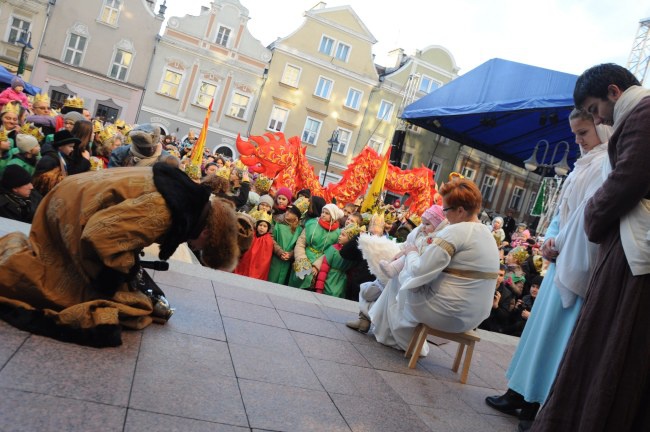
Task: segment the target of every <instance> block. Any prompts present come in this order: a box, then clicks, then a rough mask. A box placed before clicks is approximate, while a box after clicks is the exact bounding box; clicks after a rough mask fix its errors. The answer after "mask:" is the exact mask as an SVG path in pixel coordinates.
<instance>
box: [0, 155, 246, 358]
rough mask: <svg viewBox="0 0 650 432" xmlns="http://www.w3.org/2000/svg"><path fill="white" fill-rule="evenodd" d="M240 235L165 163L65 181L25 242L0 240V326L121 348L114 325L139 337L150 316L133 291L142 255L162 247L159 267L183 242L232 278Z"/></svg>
mask: <svg viewBox="0 0 650 432" xmlns="http://www.w3.org/2000/svg"><path fill="white" fill-rule="evenodd" d="M238 230H239V227H238V224H237V217H236V214H235V211H234V208H233V206H232V205H230V204H229V203H227V202H224V201H218V200H215V201H212V202H211V201H210V191H209V190H208V189H206V188H204V187H202V186H200V185H197V184H196V183H194V182H193V181H192V180H190V179H189V177H187V175H185V174H184V173H183V172H181V171H180V170H178V169H175V168H172V167H169V166H167V165H165V164H157V165H154V166H153V167H142V168H115V169H110V170H100V171H92V172H88V173H84V174H79V175H75V176H70V177H66V178H65V179H64V180H63V181H62V182H61V183H60V184H59V185H58V186H57V187H56V188H54V189H53V190H52V191H50V193H49V194H48V195H47V196H46V197H45V198H44V199H43V201H42V202H41V205H40V206H39V208H38V210H37V212H36V215H35V216H34V220H33V223H32V228H31V231H30V235H29V238H27V237H26V236H25V235H24V234H22V233H11V234H8V235H6V236H4V237H2V238H0V318H2V319H4V320H5V321H7V322H9V323H10V324H12V325H14V326H16V327H18V328H21V329H23V330H27V331H31V332H33V333H36V334H41V335H45V336H49V337H53V338H56V339H59V340H64V341H68V342H75V343H80V344H84V345H92V346H115V345H119V344H121V327H122V326H124V327H127V328H133V329H141V328H144V327H146V326H147V325H149V324H150V323H151V322H152V314H154V315H155V313H154V306H155V304H156V303H155V299H153V298H152V297H151V296H150V295H149V296H148V295H146V294H145V293H143V292H142V291H143V290H141V289H138V285H137V284H134V280H135V281H138V280H141V279H137V276H138V273H139V270H141V268H140V264H139V259H138V257H139V253H140V251H141V250H142V249H143V248H144V247H146V246H148V245H150V244H152V243H154V242H157V243H160V259H162V260H166V259H168V258H169V257H170V256H171V255H172V254H173V253H174V251H175V250H176V248H177V247H178V246H179V245H180V244H181V243H183V242H186V241H188V243H189V244H190V245H191V246H192V247H193V249H195V250H199V251H201V253H200V255H201V260H202V261H203V263H204V264H205V265H208V266H210V267H212V268H217V269H223V270H226V271H232V269H234V267H235V266H236V264H237V259H238V257H239V254H240V249H239V243H238ZM140 275H141V273H140ZM163 318H164V317H163ZM166 318H168V316H167V317H166Z"/></svg>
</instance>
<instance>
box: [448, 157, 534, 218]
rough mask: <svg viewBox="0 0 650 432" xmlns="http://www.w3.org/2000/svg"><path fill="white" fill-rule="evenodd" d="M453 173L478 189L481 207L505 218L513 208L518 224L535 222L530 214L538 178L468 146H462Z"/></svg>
mask: <svg viewBox="0 0 650 432" xmlns="http://www.w3.org/2000/svg"><path fill="white" fill-rule="evenodd" d="M454 171H456V172H459V173H461V174H462V175H463V176H465V177H467V178H468V179H471V180H473V181H474V183H476V185H477V186H478V187H479V188H480V189H481V195H483V208H484V209H486V210H487V211H488V212H494V213H495V214H500V215H505V214H506V211H507V210H509V209H512V211H513V217H514V218H515V219H516V220H518V221H523V222H526V223H529V224H530V223H532V222H533V221H534V220H535V218H534V217H533V216H530V211H531V210H532V208H533V206H534V205H535V200H536V198H537V192H538V190H539V186H540V183H541V180H542V178H541V176H540V175H538V174H535V173H532V172H529V171H527V170H526V169H524V168H521V167H518V166H516V165H513V164H511V163H509V162H505V161H502V160H501V159H498V158H496V157H494V156H490V155H488V154H486V153H484V152H482V151H480V150H477V149H473V148H471V147H467V146H461V148H460V151H459V152H458V158H457V160H456V163H455V165H454Z"/></svg>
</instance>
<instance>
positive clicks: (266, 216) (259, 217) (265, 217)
mask: <svg viewBox="0 0 650 432" xmlns="http://www.w3.org/2000/svg"><path fill="white" fill-rule="evenodd" d="M251 216H253V217H254V218H255V221H256V222H259V221H264V222H267V223H268V224H269V225H273V216H271V213H269V212H265V211H260V210H257V211H255V212H251Z"/></svg>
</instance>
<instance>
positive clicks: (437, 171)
mask: <svg viewBox="0 0 650 432" xmlns="http://www.w3.org/2000/svg"><path fill="white" fill-rule="evenodd" d="M427 167H429V169H431V171H433V180H436V179H437V178H438V177H439V175H438V174H440V167H441V165H440V163H438V162H436V161H434V160H433V159H431V160H430V161H429V164H428V165H427Z"/></svg>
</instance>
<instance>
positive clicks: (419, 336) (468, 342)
mask: <svg viewBox="0 0 650 432" xmlns="http://www.w3.org/2000/svg"><path fill="white" fill-rule="evenodd" d="M427 335H434V336H437V337H439V338H443V339H448V340H450V341H454V342H458V344H459V345H458V351H456V358H455V359H454V367H452V368H451V370H453V371H454V372H458V366H460V359H461V358H462V357H463V351H464V350H465V347H466V346H467V354H465V362H464V363H463V371H462V372H461V374H460V382H461V383H463V384H465V383H466V382H467V375H468V374H469V365H470V364H471V363H472V354H473V353H474V344H475V343H476V342H479V341H480V340H481V338H480V337H479V335H478V333H477V332H475V331H474V330H469V331H466V332H465V333H447V332H444V331H441V330H436V329H432V328H431V327H429V326H427V325H424V324H418V326H417V327H416V328H415V331H414V332H413V336H412V337H411V342H410V343H409V346H408V349H407V350H406V353H404V357H408V356H411V360H410V361H409V368H411V369H414V368H415V365H416V364H417V362H418V358H419V357H420V352H422V347H423V346H424V343H425V342H426V341H427Z"/></svg>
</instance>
